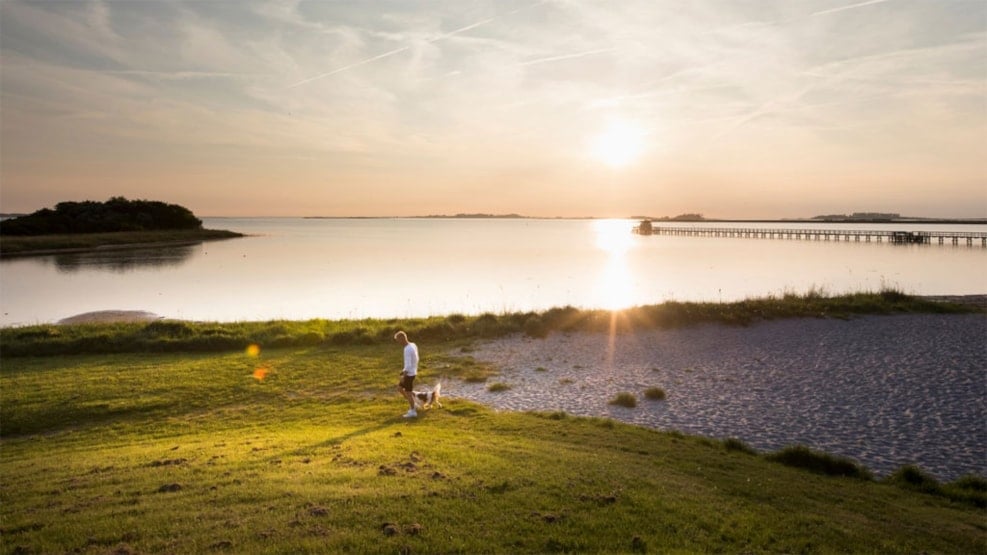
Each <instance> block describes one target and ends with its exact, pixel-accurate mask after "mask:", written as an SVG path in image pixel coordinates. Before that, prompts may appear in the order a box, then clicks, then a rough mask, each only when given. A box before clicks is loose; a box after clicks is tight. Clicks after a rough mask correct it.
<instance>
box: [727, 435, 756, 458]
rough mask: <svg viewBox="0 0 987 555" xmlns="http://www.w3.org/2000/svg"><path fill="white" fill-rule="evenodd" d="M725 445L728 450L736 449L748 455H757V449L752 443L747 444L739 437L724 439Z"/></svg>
mask: <svg viewBox="0 0 987 555" xmlns="http://www.w3.org/2000/svg"><path fill="white" fill-rule="evenodd" d="M723 447H724V448H725V449H726V450H727V451H735V452H738V453H746V454H748V455H756V454H757V451H756V450H755V449H754V448H753V447H751V446H750V445H747V444H746V443H744V442H743V441H741V440H739V439H737V438H733V437H730V438H727V439H725V440H723Z"/></svg>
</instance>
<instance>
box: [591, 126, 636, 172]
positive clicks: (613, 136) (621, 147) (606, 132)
mask: <svg viewBox="0 0 987 555" xmlns="http://www.w3.org/2000/svg"><path fill="white" fill-rule="evenodd" d="M644 140H645V133H644V130H643V129H642V128H641V127H640V126H639V125H636V124H634V123H632V122H629V121H626V120H623V119H614V120H611V121H610V122H609V123H608V124H607V126H606V128H604V129H603V131H601V132H600V134H599V135H597V136H596V137H595V138H594V139H593V141H592V144H591V147H590V148H591V151H592V154H593V156H594V157H595V158H597V159H598V160H600V161H601V162H603V163H604V164H606V165H608V166H610V167H612V168H622V167H624V166H627V165H629V164H631V163H633V162H634V161H635V160H637V159H638V158H639V157H640V156H641V153H642V152H643V151H644Z"/></svg>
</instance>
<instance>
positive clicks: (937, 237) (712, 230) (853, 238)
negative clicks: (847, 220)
mask: <svg viewBox="0 0 987 555" xmlns="http://www.w3.org/2000/svg"><path fill="white" fill-rule="evenodd" d="M634 233H638V234H640V235H685V236H692V237H739V238H747V239H801V240H807V241H844V242H856V243H872V242H874V243H890V244H895V245H909V244H917V245H932V244H939V245H947V244H948V245H967V246H977V245H979V246H981V247H987V232H983V231H882V230H876V229H864V230H862V229H798V228H791V229H778V228H750V227H691V226H690V227H686V226H681V227H680V226H656V225H653V224H652V223H651V222H641V225H639V226H637V227H635V228H634Z"/></svg>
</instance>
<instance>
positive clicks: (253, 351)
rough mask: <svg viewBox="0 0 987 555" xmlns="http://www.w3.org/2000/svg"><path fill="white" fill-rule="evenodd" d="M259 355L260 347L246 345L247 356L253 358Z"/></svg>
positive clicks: (253, 344) (252, 344)
mask: <svg viewBox="0 0 987 555" xmlns="http://www.w3.org/2000/svg"><path fill="white" fill-rule="evenodd" d="M258 355H260V345H258V344H256V343H251V344H250V345H247V356H251V357H255V356H258Z"/></svg>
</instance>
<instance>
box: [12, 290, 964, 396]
mask: <svg viewBox="0 0 987 555" xmlns="http://www.w3.org/2000/svg"><path fill="white" fill-rule="evenodd" d="M973 312H982V311H980V310H979V309H977V308H976V307H971V306H967V305H959V304H951V303H943V302H933V301H930V300H927V299H922V298H918V297H910V296H908V295H904V294H901V293H899V292H896V291H893V290H885V291H881V292H878V293H855V294H849V295H839V296H833V297H827V296H823V295H820V294H818V293H815V292H810V293H807V294H804V295H794V294H789V295H785V296H784V297H768V298H764V299H755V300H745V301H740V302H736V303H724V304H720V303H678V302H667V303H664V304H660V305H653V306H644V307H637V308H632V309H627V310H622V311H617V312H611V311H605V310H577V309H575V308H571V307H566V308H555V309H551V310H547V311H544V312H541V313H535V312H526V313H507V314H501V315H494V314H489V313H487V314H481V315H479V316H463V315H452V316H446V317H431V318H415V319H406V320H400V321H399V320H394V319H390V320H381V319H364V320H338V321H335V320H322V319H315V320H307V321H269V322H235V323H214V322H184V321H157V322H151V323H132V324H98V325H97V324H82V325H70V326H53V325H37V326H24V327H16V328H10V327H7V328H0V344H2V345H3V355H4V356H5V357H11V356H36V355H58V354H79V353H93V354H98V353H134V352H191V351H195V352H230V351H236V350H241V349H245V348H246V347H247V346H248V345H250V344H252V343H257V344H260V345H263V346H264V347H265V348H280V347H317V346H342V345H371V344H385V343H386V344H390V343H391V341H392V336H393V334H394V331H395V330H396V329H398V328H403V329H405V330H406V331H407V332H408V334H409V336H410V337H411V338H412V340H413V341H421V342H425V343H432V344H434V343H437V342H451V341H467V342H468V341H470V340H474V339H478V338H492V337H499V336H503V335H507V334H511V333H530V329H531V326H532V324H531V322H537V323H538V330H539V332H538V335H537V337H544V336H545V335H547V334H549V333H553V332H571V331H601V332H609V331H610V330H614V331H616V332H617V333H627V332H632V331H636V330H642V329H655V328H675V327H682V326H690V325H695V324H700V323H707V322H718V323H723V324H728V325H748V324H751V323H754V322H757V321H762V320H767V319H775V318H794V317H812V318H848V317H850V316H852V315H855V314H901V313H951V314H956V313H973ZM538 370H540V371H545V370H547V369H544V368H543V367H541V368H539V369H538ZM476 380H477V381H483V377H482V374H478V375H477V376H476Z"/></svg>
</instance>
